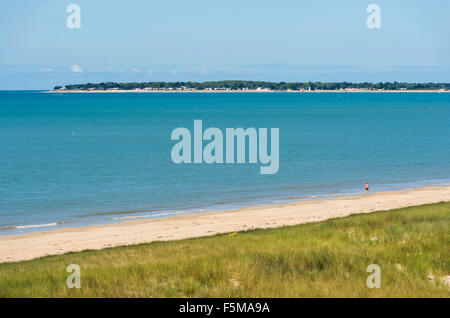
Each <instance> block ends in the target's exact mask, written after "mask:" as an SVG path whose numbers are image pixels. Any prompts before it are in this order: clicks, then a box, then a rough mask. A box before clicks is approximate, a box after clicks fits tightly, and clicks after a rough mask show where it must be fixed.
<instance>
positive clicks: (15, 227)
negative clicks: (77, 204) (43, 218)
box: [0, 222, 70, 231]
mask: <svg viewBox="0 0 450 318" xmlns="http://www.w3.org/2000/svg"><path fill="white" fill-rule="evenodd" d="M65 223H70V222H53V223H45V224H30V225H13V226H7V227H2V228H0V231H6V230H21V229H22V230H23V229H34V228H39V227H51V226H58V225H61V224H65Z"/></svg>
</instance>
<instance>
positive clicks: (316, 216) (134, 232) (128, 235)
mask: <svg viewBox="0 0 450 318" xmlns="http://www.w3.org/2000/svg"><path fill="white" fill-rule="evenodd" d="M443 201H444V202H448V201H450V186H441V187H425V188H418V189H410V190H399V191H389V192H377V193H373V194H368V195H356V196H342V197H333V198H328V199H322V200H312V201H295V202H290V203H283V204H276V205H263V206H256V207H244V208H239V209H235V210H226V211H214V212H204V213H195V214H182V215H177V216H173V217H170V218H159V219H145V220H132V221H123V222H119V223H113V224H105V225H98V226H88V227H72V228H71V227H67V228H61V229H54V230H45V231H37V232H32V233H27V234H20V235H5V236H1V237H0V263H4V262H16V261H23V260H30V259H33V258H37V257H42V256H47V255H58V254H64V253H67V252H77V251H82V250H86V249H92V250H99V249H103V248H110V247H117V246H126V245H135V244H141V243H150V242H155V241H168V240H180V239H187V238H193V237H202V236H211V235H216V234H221V233H229V232H237V231H243V230H251V229H264V228H277V227H283V226H290V225H298V224H304V223H311V222H319V221H323V220H326V219H331V218H339V217H345V216H348V215H352V214H360V213H371V212H376V211H383V210H391V209H397V208H403V207H408V206H417V205H423V204H430V203H437V202H443Z"/></svg>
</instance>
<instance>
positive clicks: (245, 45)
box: [0, 0, 450, 89]
mask: <svg viewBox="0 0 450 318" xmlns="http://www.w3.org/2000/svg"><path fill="white" fill-rule="evenodd" d="M72 3H75V4H78V5H79V6H80V8H81V28H79V29H69V28H67V25H66V19H67V17H68V16H69V13H67V12H66V8H67V6H68V5H69V4H72ZM371 3H375V4H378V5H379V6H380V8H381V28H380V29H369V28H368V27H367V26H366V19H367V17H368V16H369V13H367V12H366V8H367V6H368V5H369V4H371ZM449 13H450V1H448V0H429V1H426V0H422V1H414V0H408V1H406V0H395V1H392V0H386V1H385V0H383V1H381V0H370V1H361V0H340V1H335V0H316V1H310V0H309V1H302V0H292V1H291V0H279V1H273V0H271V1H266V0H246V1H243V0H239V1H237V0H227V1H220V2H219V1H212V0H209V1H203V0H192V1H186V0H171V1H154V0H134V1H133V0H130V1H121V2H119V1H106V0H95V1H92V0H70V1H65V0H41V1H37V0H17V1H2V2H1V3H0V89H48V88H52V87H53V86H54V85H64V84H70V83H84V82H100V81H121V82H126V81H158V80H162V81H178V80H184V81H186V80H194V81H204V80H221V79H246V80H269V81H344V80H345V81H354V82H361V81H370V82H378V81H394V80H397V81H408V82H428V81H439V82H449V81H450V41H449V35H448V33H449V30H450V19H449V18H448V15H449Z"/></svg>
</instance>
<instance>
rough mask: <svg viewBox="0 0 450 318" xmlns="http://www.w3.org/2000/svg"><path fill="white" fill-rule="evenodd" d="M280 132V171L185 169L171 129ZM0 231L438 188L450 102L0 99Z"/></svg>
mask: <svg viewBox="0 0 450 318" xmlns="http://www.w3.org/2000/svg"><path fill="white" fill-rule="evenodd" d="M195 119H201V120H202V121H203V129H206V128H208V127H217V128H220V129H221V130H222V131H223V132H225V128H237V127H243V128H248V127H255V128H279V129H280V139H279V140H280V167H279V171H278V173H276V174H274V175H261V174H260V171H259V169H260V166H261V165H260V164H259V163H258V164H221V165H220V164H212V165H208V164H181V165H176V164H174V163H173V162H172V160H171V155H170V153H171V149H172V146H173V145H174V144H175V142H174V141H171V140H170V135H171V132H172V130H173V129H175V128H177V127H186V128H188V129H190V130H191V133H192V132H193V122H194V120H195ZM0 146H1V151H0V228H1V229H2V230H0V235H1V234H18V233H22V232H26V231H31V230H42V229H47V228H57V227H63V226H82V225H90V224H103V223H109V222H117V221H121V220H130V219H141V218H151V217H167V216H171V215H176V214H179V213H201V212H202V211H205V210H210V209H229V208H235V207H238V206H246V205H255V204H262V203H269V204H270V203H274V202H275V203H276V202H286V201H289V200H309V199H317V198H323V197H327V196H339V195H349V194H350V195H351V194H360V193H362V192H363V184H364V183H365V182H366V181H367V182H369V184H370V186H371V191H384V190H391V189H405V188H413V187H419V186H424V185H444V184H448V183H449V180H450V94H446V93H311V94H307V93H304V94H295V93H210V94H206V93H170V94H167V93H166V94H164V93H151V94H145V93H144V94H142V93H141V94H139V93H129V94H107V93H106V94H53V93H44V92H29V91H28V92H22V91H2V92H0Z"/></svg>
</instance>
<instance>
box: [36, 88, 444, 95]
mask: <svg viewBox="0 0 450 318" xmlns="http://www.w3.org/2000/svg"><path fill="white" fill-rule="evenodd" d="M43 92H44V93H58V94H59V93H65V94H67V93H450V90H311V91H309V90H147V89H134V90H48V91H43Z"/></svg>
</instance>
